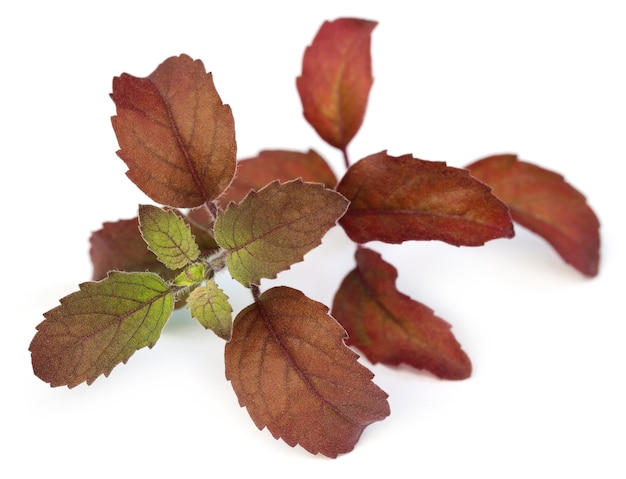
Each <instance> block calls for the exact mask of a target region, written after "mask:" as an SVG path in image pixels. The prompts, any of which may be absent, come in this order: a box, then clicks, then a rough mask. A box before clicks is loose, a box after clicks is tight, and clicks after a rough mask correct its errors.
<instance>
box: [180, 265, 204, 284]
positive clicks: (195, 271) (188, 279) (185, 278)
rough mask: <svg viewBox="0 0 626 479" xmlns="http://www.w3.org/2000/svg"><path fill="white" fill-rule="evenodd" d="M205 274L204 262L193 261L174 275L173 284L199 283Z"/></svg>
mask: <svg viewBox="0 0 626 479" xmlns="http://www.w3.org/2000/svg"><path fill="white" fill-rule="evenodd" d="M205 274H206V267H205V265H204V263H201V262H199V263H193V264H190V265H189V266H187V267H186V268H185V270H184V271H183V272H182V273H180V274H179V275H178V276H176V279H174V284H175V285H176V286H192V285H194V284H198V283H201V282H202V281H203V280H204V276H205Z"/></svg>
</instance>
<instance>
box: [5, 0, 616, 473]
mask: <svg viewBox="0 0 626 479" xmlns="http://www.w3.org/2000/svg"><path fill="white" fill-rule="evenodd" d="M2 5H3V6H2V7H0V49H2V56H1V61H2V63H1V65H2V66H1V68H2V70H1V75H0V87H1V89H0V93H1V95H2V104H1V111H0V121H1V122H2V128H1V129H0V131H1V133H0V135H1V137H0V138H1V142H2V143H1V144H2V173H1V178H2V188H1V189H0V194H1V195H2V204H3V208H4V214H3V226H2V235H1V239H0V241H1V242H2V243H1V246H2V248H1V251H2V254H3V258H2V275H1V277H2V299H3V301H4V305H5V308H4V311H5V314H4V315H3V318H2V319H3V320H2V333H1V334H0V338H1V339H0V341H1V345H0V353H1V354H2V357H1V361H0V367H1V377H2V383H3V384H2V395H1V396H0V406H1V407H0V414H1V416H0V417H1V426H0V437H1V438H2V441H3V444H2V447H1V449H0V456H1V459H0V476H2V477H7V478H9V477H10V478H22V477H24V478H26V477H27V478H33V477H40V476H47V475H50V476H52V477H65V478H79V477H93V478H100V477H121V478H126V477H150V476H157V477H177V478H179V477H180V478H195V477H214V476H215V475H216V474H218V473H219V474H228V475H230V476H231V477H233V476H234V477H246V476H247V477H251V476H252V475H253V474H269V475H271V476H273V477H276V478H278V477H305V478H307V477H320V476H322V475H324V476H325V477H341V476H342V475H344V474H349V475H350V477H374V476H376V475H378V474H385V477H392V475H395V474H400V475H402V476H410V477H423V478H429V479H432V478H459V477H483V478H517V477H519V478H530V477H533V478H554V477H573V476H574V475H576V477H594V478H604V479H605V478H618V477H620V478H623V477H626V465H625V464H624V460H625V459H624V451H625V449H626V448H625V446H626V437H625V434H626V433H625V432H624V431H626V417H625V412H624V408H625V405H626V393H625V392H624V380H625V377H626V376H625V373H624V369H625V367H626V354H625V352H624V351H625V347H624V335H625V333H626V326H625V325H624V323H625V321H626V314H625V313H624V308H623V297H622V294H623V291H624V280H623V279H622V280H619V279H618V278H619V277H623V275H624V268H625V267H626V261H625V258H624V233H625V231H624V229H625V228H624V213H623V205H624V196H623V195H624V179H623V176H622V175H623V164H624V161H625V157H624V156H625V154H624V152H625V147H624V138H625V137H624V131H625V127H626V119H625V112H626V95H625V93H624V92H625V89H626V74H625V73H624V59H625V47H626V34H625V32H626V28H624V25H625V24H626V15H625V14H624V12H623V11H622V9H621V7H622V2H619V1H614V2H610V1H605V0H593V1H568V2H565V1H563V2H558V1H524V2H507V1H492V2H489V1H472V2H462V1H457V2H449V1H414V2H408V1H407V2H399V1H392V0H386V1H384V2H381V1H375V2H370V1H358V2H349V1H345V2H343V1H340V0H335V1H316V2H276V1H263V2H237V1H231V2H224V1H220V2H212V1H197V2H191V1H185V0H177V1H175V2H174V1H170V2H161V1H150V2H133V1H131V0H126V1H111V0H109V1H106V2H68V1H55V2H47V1H46V2H44V1H34V2H28V1H25V2H4V3H3V4H2ZM341 16H354V17H361V18H367V19H371V20H376V21H378V22H379V25H378V26H377V27H376V29H375V30H374V33H373V51H372V55H373V67H374V75H375V83H374V87H373V90H372V93H371V97H370V104H369V108H368V112H367V115H366V118H365V122H364V124H363V127H362V129H361V131H360V132H359V134H358V135H357V136H356V138H355V139H354V141H353V143H352V144H351V145H350V148H349V153H350V155H351V157H352V159H353V160H356V159H358V158H360V157H363V156H365V155H367V154H370V153H375V152H378V151H381V150H384V149H387V150H389V152H390V153H391V154H393V155H401V154H406V153H412V154H413V155H414V156H416V157H419V158H422V159H428V160H437V161H446V162H447V163H448V164H449V165H452V166H464V165H466V164H468V163H470V162H472V161H474V160H476V159H478V158H481V157H483V156H487V155H489V154H493V153H508V152H510V153H517V154H518V155H520V157H521V158H522V159H524V160H527V161H531V162H533V163H537V164H540V165H542V166H544V167H547V168H550V169H553V170H555V171H558V172H560V173H563V174H564V175H565V176H566V178H567V179H568V181H569V182H570V183H571V184H573V185H574V186H576V187H577V188H579V189H580V190H581V191H582V192H583V193H584V194H585V195H586V196H587V197H588V200H589V203H590V204H591V206H592V207H593V208H594V210H595V211H596V212H597V214H598V216H599V218H600V220H601V223H602V230H601V232H602V240H603V244H602V264H601V271H600V275H599V276H598V277H597V278H595V279H587V278H584V277H583V276H581V275H580V274H578V273H577V272H576V271H574V270H573V269H572V268H570V267H569V266H567V265H565V264H564V263H562V261H561V260H560V259H559V258H558V256H557V255H556V254H555V253H554V252H553V251H552V250H551V249H550V247H549V246H548V245H547V244H546V243H545V242H544V241H543V240H541V239H539V238H537V237H536V236H534V235H532V234H530V233H528V232H526V231H524V230H522V229H520V228H518V229H517V237H516V238H515V239H513V240H498V241H494V242H491V243H489V244H488V245H487V246H485V247H484V248H454V247H452V246H448V245H442V244H436V243H405V244H403V245H396V246H393V247H390V246H384V245H380V244H373V245H371V247H372V248H375V249H377V250H378V251H380V252H382V254H383V257H384V258H385V259H386V260H387V261H389V262H391V263H392V264H394V265H395V266H396V267H397V268H398V270H399V278H398V287H399V288H400V289H401V290H402V291H403V292H404V293H406V294H409V295H410V296H412V297H413V298H415V299H416V300H419V301H422V302H424V303H426V304H427V305H429V306H430V307H432V308H433V309H434V310H435V311H436V313H437V314H438V315H439V316H441V317H443V318H445V319H446V320H447V321H449V322H450V323H451V324H452V325H453V327H454V329H453V331H454V332H455V334H456V336H457V338H458V340H459V341H460V342H461V343H462V345H463V347H464V349H465V350H466V351H467V353H468V354H469V355H470V357H471V359H472V361H473V366H474V373H473V376H472V377H471V378H470V379H468V380H465V381H459V382H445V381H439V380H436V379H434V378H432V377H431V376H429V375H426V374H421V373H416V372H413V371H410V370H409V369H408V368H395V369H392V368H386V367H381V366H375V367H373V368H372V369H373V371H374V372H375V373H376V378H375V381H376V382H377V383H378V384H379V385H380V386H381V387H382V388H383V389H384V390H385V391H387V392H388V393H389V395H390V398H389V401H390V405H391V410H392V413H391V416H390V417H389V418H387V419H386V420H385V421H382V422H379V423H376V424H374V425H372V426H370V427H368V428H367V429H366V430H365V432H364V434H363V436H362V438H361V440H360V442H359V443H358V444H357V446H356V449H355V450H354V451H353V452H352V453H350V454H347V455H344V456H341V457H340V458H338V459H336V460H330V459H327V458H324V457H315V456H311V455H310V454H308V453H306V452H305V451H304V450H302V449H301V448H299V447H297V448H294V449H292V448H290V447H289V446H287V445H286V444H285V443H283V442H282V441H276V440H274V439H273V438H272V437H271V435H270V434H269V432H268V431H267V430H264V431H259V430H257V429H256V427H255V426H254V424H253V423H252V421H251V420H250V418H249V416H248V415H247V412H246V411H245V409H242V408H240V407H239V405H238V403H237V400H236V397H235V395H234V392H233V391H232V388H231V386H230V384H229V383H228V382H227V381H226V380H225V378H224V368H223V357H222V355H223V346H224V345H223V342H222V341H221V340H219V339H218V338H217V337H215V336H214V335H213V334H212V333H210V332H207V331H205V330H204V329H202V328H201V327H200V326H198V325H196V324H195V323H194V322H193V321H192V320H191V319H190V318H189V317H187V316H186V315H185V314H184V313H181V314H177V315H176V316H175V317H174V318H172V320H171V322H170V323H168V325H167V326H166V327H165V329H164V331H163V334H162V337H161V340H160V341H159V342H158V343H157V345H156V346H155V347H154V348H153V349H152V350H148V349H144V350H141V351H139V352H137V353H136V354H135V355H134V356H133V357H132V358H131V359H130V361H129V362H128V364H127V365H123V366H119V367H118V368H116V369H115V370H114V371H113V373H112V374H111V376H110V377H109V378H100V379H98V380H97V381H96V382H95V383H94V384H93V385H91V386H89V387H88V386H85V385H81V386H78V387H76V388H75V389H72V390H68V389H66V388H56V389H51V388H49V387H48V386H47V385H46V384H44V383H43V382H41V381H40V380H39V379H37V378H36V377H34V375H33V374H32V369H31V365H30V355H29V353H28V351H27V349H28V345H29V343H30V340H31V338H32V336H33V334H34V332H35V326H36V325H37V324H38V323H39V322H40V321H41V320H42V313H43V312H45V311H47V310H48V309H51V308H53V307H54V306H56V305H57V304H58V303H57V300H58V299H59V298H60V297H62V296H65V295H67V294H69V293H71V292H73V291H74V290H76V288H77V285H78V283H80V282H83V281H86V280H88V279H90V277H91V265H90V263H89V258H88V238H89V235H90V233H91V232H92V231H94V230H97V229H98V228H99V227H100V225H101V223H102V222H104V221H110V220H117V219H119V218H130V217H132V216H134V215H135V214H136V207H137V204H138V203H142V202H144V203H145V202H150V201H149V200H148V199H147V198H145V197H144V196H143V195H142V193H141V192H139V190H137V189H136V187H135V186H134V185H133V184H132V183H131V182H130V181H129V180H128V179H127V178H126V177H125V176H124V172H125V170H126V168H125V166H124V164H123V162H122V161H121V160H119V159H118V158H117V156H116V155H115V151H116V149H117V144H116V141H115V137H114V135H113V131H112V128H111V126H110V116H111V115H113V114H114V105H113V103H112V101H111V100H110V99H109V97H108V95H109V93H110V91H111V81H112V78H113V77H114V76H116V75H119V74H121V73H122V72H128V73H131V74H134V75H137V76H145V75H148V74H150V73H151V72H152V71H153V70H154V68H156V66H157V65H158V64H159V63H160V62H162V61H163V60H165V58H167V57H169V56H171V55H178V54H180V53H187V54H189V55H191V56H192V57H194V58H199V59H202V60H203V62H204V64H205V66H206V68H207V70H209V71H212V72H213V75H214V80H215V83H216V86H217V88H218V91H219V92H220V95H221V97H222V99H223V101H224V102H225V103H228V104H230V105H231V107H232V109H233V112H234V116H235V122H236V128H237V140H238V146H239V157H246V156H251V155H254V154H256V153H257V152H258V151H260V150H262V149H267V148H291V149H296V150H302V151H304V150H307V149H308V148H311V147H312V148H315V149H316V150H317V151H318V152H320V153H321V154H322V155H323V156H325V157H326V158H327V159H328V160H329V161H330V162H331V163H332V165H333V166H334V167H336V169H337V170H336V171H337V172H338V174H341V159H340V155H339V153H338V152H337V151H335V150H333V149H332V148H330V147H328V146H325V144H324V143H323V142H322V140H321V139H319V138H318V137H317V136H316V134H315V132H314V131H313V130H312V129H311V128H310V127H309V126H308V124H307V123H306V122H305V121H304V119H303V117H302V115H301V105H300V102H299V98H298V96H297V92H296V88H295V77H296V76H297V75H298V74H299V73H300V67H301V58H302V53H303V51H304V48H305V46H306V45H308V44H309V43H310V42H311V40H312V38H313V36H314V34H315V33H316V31H317V29H318V28H319V26H320V25H321V24H322V22H323V21H324V20H331V19H335V18H337V17H341ZM352 253H353V246H352V244H351V243H350V242H349V241H347V240H346V238H345V236H344V235H343V232H342V231H341V230H340V229H338V228H337V229H334V230H332V231H331V232H330V233H329V234H328V236H327V237H326V238H325V241H324V245H323V246H321V247H320V248H318V249H317V250H315V251H314V252H312V253H311V254H310V255H308V256H307V257H306V260H305V261H304V262H303V263H300V264H298V265H297V266H294V267H293V268H292V270H291V271H289V272H286V273H285V274H281V275H280V276H279V278H278V279H277V280H276V281H274V282H272V283H279V284H287V285H290V286H295V287H299V288H301V289H302V290H304V291H305V292H306V293H307V294H308V295H309V296H310V297H312V298H313V299H316V300H319V301H322V302H324V303H326V304H330V302H331V300H332V295H333V293H334V290H335V289H336V287H337V285H338V284H339V281H340V280H341V278H342V277H343V275H344V274H345V273H346V272H347V271H348V270H349V269H350V268H351V267H352V265H353V262H352V261H353V260H352ZM272 283H270V282H267V283H265V284H264V285H263V286H262V287H263V288H266V287H268V286H270V284H272ZM222 285H223V287H224V288H225V289H227V292H228V294H229V295H230V296H231V298H232V300H233V303H234V305H235V308H236V309H238V308H241V307H242V306H244V305H245V304H247V303H248V302H249V297H248V294H247V291H245V290H244V289H243V288H241V287H238V286H237V285H235V284H232V283H229V282H228V281H227V280H226V278H225V277H222ZM363 362H364V364H367V361H365V360H363Z"/></svg>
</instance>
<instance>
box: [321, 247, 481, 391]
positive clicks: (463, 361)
mask: <svg viewBox="0 0 626 479" xmlns="http://www.w3.org/2000/svg"><path fill="white" fill-rule="evenodd" d="M355 256H356V262H357V265H356V268H355V269H354V270H352V271H351V272H350V273H349V274H348V275H347V276H346V277H345V279H344V280H343V282H342V283H341V285H340V287H339V290H338V291H337V293H336V295H335V299H334V302H333V310H332V315H333V317H334V318H335V319H337V321H339V322H340V323H341V325H342V326H343V327H344V328H345V329H346V331H347V332H348V344H350V345H353V346H355V347H357V348H359V349H360V350H361V351H363V353H364V354H365V356H366V357H367V358H368V359H369V360H370V361H371V362H372V363H379V362H380V363H383V364H388V365H398V364H408V365H409V366H412V367H414V368H418V369H424V370H427V371H429V372H431V373H432V374H435V375H436V376H438V377H440V378H442V379H465V378H467V377H469V376H470V374H471V371H472V366H471V362H470V360H469V357H468V356H467V354H466V353H465V352H464V351H463V350H462V349H461V346H460V344H459V343H458V341H457V340H456V338H455V337H454V335H453V334H452V332H451V328H450V325H449V324H448V323H447V322H446V321H444V320H443V319H441V318H439V317H437V316H435V314H434V312H433V311H432V310H431V309H430V308H428V307H427V306H425V305H423V304H422V303H419V302H417V301H415V300H413V299H411V298H410V297H409V296H407V295H405V294H403V293H401V292H399V291H398V290H397V288H396V278H397V271H396V269H395V268H394V267H393V266H391V265H390V264H389V263H387V262H386V261H384V260H383V259H382V257H381V255H380V254H379V253H377V252H375V251H372V250H370V249H367V248H363V247H360V248H358V250H357V252H356V255H355Z"/></svg>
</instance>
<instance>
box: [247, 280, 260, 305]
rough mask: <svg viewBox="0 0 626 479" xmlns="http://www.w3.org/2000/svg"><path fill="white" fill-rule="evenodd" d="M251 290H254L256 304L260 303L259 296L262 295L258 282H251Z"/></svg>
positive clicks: (253, 295)
mask: <svg viewBox="0 0 626 479" xmlns="http://www.w3.org/2000/svg"><path fill="white" fill-rule="evenodd" d="M250 291H251V292H252V297H253V298H254V302H255V303H256V304H258V303H259V297H260V296H261V290H260V289H259V285H258V284H250Z"/></svg>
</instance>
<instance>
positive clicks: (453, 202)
mask: <svg viewBox="0 0 626 479" xmlns="http://www.w3.org/2000/svg"><path fill="white" fill-rule="evenodd" d="M337 191H339V192H340V193H341V194H343V195H344V196H345V197H346V198H348V199H349V200H350V201H351V204H350V207H349V209H348V212H347V213H346V214H345V215H344V216H343V217H342V218H341V220H340V221H339V223H340V224H341V226H343V228H344V229H345V230H346V233H348V236H350V238H351V239H352V240H353V241H356V242H357V243H365V242H368V241H374V240H378V241H384V242H387V243H401V242H403V241H408V240H440V241H445V242H446V243H450V244H453V245H455V246H479V245H482V244H484V243H485V242H486V241H489V240H492V239H496V238H510V237H512V236H513V234H514V232H513V223H512V222H511V217H510V214H509V211H508V208H507V206H506V205H505V204H504V203H503V202H502V201H500V200H499V199H498V198H497V197H496V196H494V195H493V194H492V192H491V189H490V188H489V187H488V186H487V185H485V184H484V183H482V182H480V181H478V180H476V179H475V178H472V177H471V176H470V174H469V171H467V170H462V169H458V168H453V167H449V166H446V164H445V163H442V162H433V161H425V160H419V159H417V158H413V157H412V156H411V155H403V156H400V157H392V156H389V155H388V154H387V152H385V151H383V152H380V153H376V154H374V155H371V156H368V157H366V158H363V159H362V160H360V161H359V162H357V163H356V164H354V165H352V166H351V167H350V168H349V169H348V171H347V172H346V174H345V175H344V177H343V178H342V180H341V181H340V182H339V185H338V186H337Z"/></svg>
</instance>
